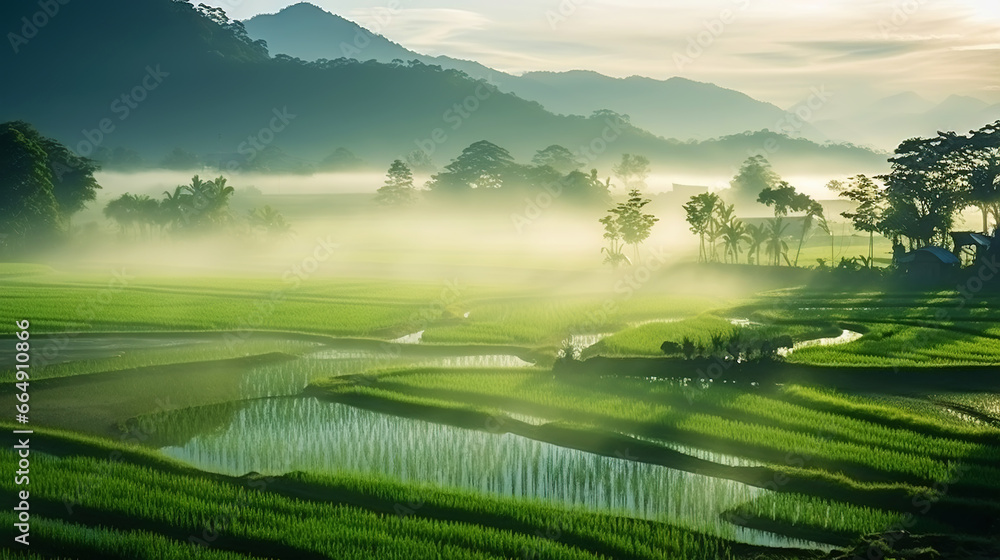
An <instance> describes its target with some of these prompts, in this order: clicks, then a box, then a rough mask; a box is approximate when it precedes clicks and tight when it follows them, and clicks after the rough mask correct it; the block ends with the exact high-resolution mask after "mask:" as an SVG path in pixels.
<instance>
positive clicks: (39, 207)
mask: <svg viewBox="0 0 1000 560" xmlns="http://www.w3.org/2000/svg"><path fill="white" fill-rule="evenodd" d="M0 192H2V193H3V196H0V233H2V234H5V235H9V236H11V239H13V242H11V243H10V244H11V245H15V244H20V243H22V242H23V241H25V240H26V239H27V238H29V237H32V236H36V235H39V234H48V233H53V232H55V231H57V230H58V229H59V227H60V219H59V205H58V202H57V201H56V197H55V195H54V194H53V187H52V174H51V172H50V170H49V165H48V156H47V154H46V152H45V150H44V149H43V148H42V146H40V145H39V144H38V143H37V142H35V141H33V140H31V139H30V138H28V137H26V136H25V135H24V134H22V133H21V132H20V131H19V130H17V129H16V128H12V127H7V128H2V129H0Z"/></svg>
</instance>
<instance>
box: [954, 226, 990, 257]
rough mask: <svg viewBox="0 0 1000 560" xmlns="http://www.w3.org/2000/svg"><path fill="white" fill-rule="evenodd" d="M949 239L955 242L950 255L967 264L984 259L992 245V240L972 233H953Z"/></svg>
mask: <svg viewBox="0 0 1000 560" xmlns="http://www.w3.org/2000/svg"><path fill="white" fill-rule="evenodd" d="M951 239H952V241H954V242H955V248H954V249H953V250H952V253H954V254H955V256H957V257H958V258H959V259H960V260H965V262H966V263H968V264H972V263H974V262H976V261H978V260H979V259H981V258H983V257H985V256H986V254H987V253H988V252H989V250H990V246H991V245H992V244H993V239H991V238H990V237H988V236H986V235H983V234H981V233H976V232H974V231H953V232H951ZM963 257H964V259H963Z"/></svg>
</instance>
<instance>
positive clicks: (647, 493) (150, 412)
mask: <svg viewBox="0 0 1000 560" xmlns="http://www.w3.org/2000/svg"><path fill="white" fill-rule="evenodd" d="M220 336H221V335H220V333H182V334H177V335H170V334H167V333H160V334H155V335H151V334H142V335H136V336H135V337H133V336H131V335H126V334H121V333H114V334H107V335H99V334H87V335H82V334H81V335H78V336H74V337H72V338H70V339H68V340H67V341H65V342H64V344H65V346H64V349H63V351H62V352H61V353H60V355H59V356H60V358H61V361H63V362H66V361H72V360H74V359H76V360H79V359H99V358H107V357H111V356H116V355H119V354H118V353H120V352H123V351H124V352H127V351H131V350H138V349H141V348H162V347H165V346H176V345H200V344H212V343H218V341H219V340H220ZM261 336H266V337H281V336H285V335H281V334H278V333H270V334H265V335H261ZM291 338H292V339H294V340H296V341H297V342H300V343H305V344H306V345H307V349H306V350H305V351H303V352H301V353H300V354H299V355H298V356H288V355H285V356H284V357H282V356H280V355H276V356H272V357H271V358H272V359H258V360H252V361H245V360H249V358H238V359H234V360H222V362H225V363H226V367H221V368H213V367H210V366H211V364H213V363H214V362H212V361H208V362H199V363H197V364H173V365H167V366H164V365H153V366H147V367H139V368H133V369H129V370H125V371H112V372H102V373H86V374H81V375H76V376H72V377H63V378H54V379H43V380H40V381H39V382H37V387H36V392H35V393H34V394H33V395H32V400H33V402H37V403H45V402H46V400H47V398H48V397H52V399H50V400H51V401H52V402H53V405H52V407H51V408H52V409H54V408H57V407H64V405H65V403H67V402H70V401H71V400H88V399H87V395H88V392H89V391H90V390H91V387H92V388H93V390H95V391H100V392H101V393H102V394H111V395H115V394H125V393H129V392H131V393H132V394H134V393H136V392H149V391H156V392H157V393H162V392H164V391H166V392H167V393H168V394H166V395H164V394H157V395H155V396H156V402H163V401H164V400H166V401H170V400H171V399H181V400H180V402H181V404H180V405H175V406H173V407H167V408H163V407H157V406H152V405H151V404H150V403H152V402H153V400H152V396H150V395H146V396H145V400H142V399H139V397H133V400H136V399H139V401H138V402H137V404H134V405H130V404H129V403H125V404H123V405H122V406H120V407H118V406H114V405H112V404H111V403H110V402H109V401H106V402H104V403H103V404H97V405H92V406H94V407H97V406H103V407H105V408H108V407H113V408H115V409H116V411H117V412H118V414H120V415H124V416H126V417H127V418H134V417H142V421H143V422H144V423H145V425H146V430H147V431H148V433H149V434H152V436H153V437H150V438H148V441H147V442H146V444H147V445H151V446H153V447H156V448H158V449H160V450H161V451H162V452H163V453H165V454H166V455H168V456H170V457H173V458H175V459H178V460H181V461H184V462H186V463H188V464H190V465H192V466H194V467H196V468H199V469H202V470H205V471H210V472H218V473H223V474H228V475H237V476H238V475H243V474H246V473H249V472H258V473H262V474H282V473H288V472H292V471H313V472H320V473H324V472H325V473H342V472H349V473H355V474H360V475H371V476H377V477H382V478H388V479H393V480H399V481H403V482H407V483H416V484H427V485H433V486H436V487H441V488H450V489H457V490H463V491H471V492H478V493H482V494H487V495H492V496H502V497H514V498H521V499H531V500H543V501H547V502H554V503H558V504H562V505H565V506H569V507H575V508H585V509H587V510H593V511H600V512H606V513H612V514H616V515H623V516H630V517H637V518H642V519H649V520H656V521H663V522H668V523H672V524H676V525H680V526H684V527H689V528H692V529H696V530H700V531H704V532H707V533H710V534H714V535H717V536H721V537H725V538H729V539H733V540H735V541H739V542H745V543H750V544H756V545H763V546H771V547H790V548H812V549H831V548H832V547H830V546H828V545H824V544H821V543H816V542H810V541H804V540H800V539H794V538H789V537H785V536H782V535H778V534H775V533H770V532H765V531H760V530H756V529H750V528H746V527H741V526H737V525H734V524H731V523H729V522H728V521H726V520H724V518H723V516H722V515H721V514H722V513H723V512H725V511H727V510H729V509H731V508H733V507H735V506H737V505H739V504H741V503H744V502H747V501H750V500H753V499H755V498H758V497H760V496H762V495H764V494H765V493H767V492H770V490H766V489H763V488H759V487H756V486H752V485H748V484H745V483H743V482H739V481H736V480H730V479H726V478H721V477H713V476H707V475H704V474H696V473H692V472H687V471H684V470H680V469H675V468H670V467H667V466H662V465H657V464H649V463H644V462H639V461H634V460H630V459H629V458H628V457H627V456H620V457H609V456H605V455H600V454H595V453H590V452H587V451H582V450H579V449H574V448H569V447H562V446H559V445H555V444H553V443H550V442H545V441H538V440H535V439H531V438H528V437H524V436H521V435H516V434H512V433H494V432H491V431H489V430H487V429H483V430H476V429H470V428H469V427H458V426H453V425H446V424H440V423H434V422H429V421H426V420H422V419H418V418H411V417H403V416H396V415H392V414H387V413H384V412H379V411H373V410H366V409H362V408H356V407H353V406H350V405H348V404H343V403H336V402H328V401H326V400H320V399H317V398H315V397H312V396H308V395H307V394H304V393H303V390H304V389H305V388H306V387H307V385H309V383H310V382H311V381H313V380H315V379H318V378H325V377H329V376H332V375H359V374H363V373H364V372H366V371H370V370H371V369H375V368H383V367H392V366H403V365H406V366H414V365H422V366H428V367H442V368H449V367H454V368H477V367H489V368H498V367H499V368H517V367H524V366H530V365H532V362H531V359H532V355H531V351H530V350H529V349H525V348H518V347H496V346H429V345H425V344H421V343H420V342H419V339H415V338H416V337H414V338H408V339H407V340H405V341H399V342H398V343H397V342H385V341H376V340H364V339H333V338H328V337H317V336H311V335H301V336H298V335H293V336H292V337H291ZM404 338H405V337H404ZM143 344H145V346H143ZM241 360H244V361H241ZM195 368H197V369H199V370H201V371H197V372H194V373H191V372H190V371H189V370H191V369H195ZM233 371H236V372H237V373H236V374H234V373H233ZM185 372H186V374H188V377H186V378H183V379H181V378H178V377H177V376H178V375H180V374H182V373H185ZM201 384H204V385H205V386H206V387H207V386H209V385H211V386H212V387H214V389H213V390H205V391H202V390H201V389H202V387H201ZM219 386H221V387H222V389H221V390H220V389H219V388H218V387H219ZM171 387H172V389H171ZM170 391H174V393H176V394H169V392H170ZM184 395H209V396H207V397H205V398H204V399H205V400H202V401H197V400H193V401H192V400H183V399H182V396H184ZM141 403H146V404H145V406H146V408H145V409H143V410H140V409H139V407H140V405H141ZM130 406H132V408H130ZM118 409H120V410H118ZM81 413H83V414H84V416H85V415H86V414H85V413H86V410H82V409H80V407H78V408H77V409H76V410H71V411H69V412H68V413H67V414H68V416H61V415H60V414H58V413H56V412H55V411H54V410H51V409H50V410H49V412H48V417H47V414H46V409H45V405H42V406H41V408H40V411H39V418H40V420H41V423H49V424H51V425H54V426H57V427H63V428H73V427H74V424H72V423H71V422H77V421H78V420H79V417H80V416H79V415H80V414H81ZM108 414H110V413H108V412H107V411H104V410H102V411H101V412H100V413H96V412H95V413H93V415H92V417H93V422H92V423H91V424H90V426H91V427H93V426H98V425H101V424H102V423H106V422H108V421H112V422H116V423H118V425H120V424H121V421H122V420H124V419H123V418H121V417H118V418H110V417H109V416H108ZM69 418H71V420H70V419H69ZM512 418H516V417H514V416H512ZM76 429H79V428H76ZM91 431H96V430H93V428H91ZM660 444H661V445H663V446H664V447H665V448H668V449H671V450H673V451H676V452H680V453H684V454H688V455H691V456H693V457H698V458H699V459H702V460H707V461H713V462H717V463H719V464H729V465H732V464H733V461H738V458H730V457H722V456H719V457H714V456H710V455H706V454H705V453H702V452H700V450H697V449H690V448H686V447H684V446H678V445H673V444H672V443H671V442H660Z"/></svg>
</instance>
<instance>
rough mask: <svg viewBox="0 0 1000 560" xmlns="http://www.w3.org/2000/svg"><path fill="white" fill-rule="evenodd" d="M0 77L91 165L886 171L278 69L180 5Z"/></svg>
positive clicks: (334, 71) (863, 156) (339, 68)
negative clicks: (481, 162) (343, 159)
mask: <svg viewBox="0 0 1000 560" xmlns="http://www.w3.org/2000/svg"><path fill="white" fill-rule="evenodd" d="M34 9H36V4H34V3H32V1H31V0H12V1H8V2H5V3H3V4H2V5H0V17H2V18H4V21H18V20H19V18H20V17H21V16H20V14H24V13H32V10H34ZM95 30H100V32H96V31H95ZM81 45H85V46H86V48H82V47H81ZM53 68H58V69H59V71H58V72H53V71H51V69H53ZM0 75H3V76H5V77H9V78H10V80H11V83H16V84H17V86H16V87H9V88H6V89H5V90H4V91H3V93H2V95H3V97H2V99H0V121H6V120H14V119H23V120H26V121H28V122H30V123H32V124H34V125H35V126H36V127H37V128H38V129H39V130H40V131H41V132H42V133H43V134H45V135H47V136H50V137H54V138H56V139H57V140H60V141H62V142H64V143H65V144H67V145H68V146H69V147H70V148H72V149H74V150H75V151H76V152H77V153H79V154H80V155H85V156H89V155H91V154H92V153H94V152H95V151H96V150H97V149H99V148H109V149H111V148H116V147H126V148H128V149H130V150H134V151H135V152H138V153H139V155H141V156H143V157H144V158H145V159H146V160H147V161H160V160H161V159H162V158H163V157H164V156H165V155H167V154H168V153H170V152H171V151H173V150H174V149H175V148H182V149H183V150H185V151H187V152H191V153H194V154H197V155H198V156H200V157H201V158H202V160H203V161H219V162H220V163H221V164H223V166H225V167H229V166H232V167H233V168H234V169H246V167H244V166H245V165H248V164H252V163H253V162H254V160H255V159H256V160H257V161H258V162H259V161H262V160H267V161H281V162H286V163H284V164H283V165H287V162H295V161H298V162H302V163H303V164H304V165H314V164H316V163H318V162H320V161H322V160H324V159H326V158H328V157H329V156H330V155H331V154H333V153H335V152H337V151H338V149H343V148H346V149H347V150H350V152H351V153H353V154H354V155H356V156H358V157H360V158H362V159H363V160H365V161H368V162H370V163H371V164H373V165H374V166H376V167H378V168H379V169H385V168H386V167H387V166H388V163H389V162H390V161H392V159H394V158H397V157H404V156H405V155H406V154H408V153H409V152H411V151H413V150H415V149H417V148H423V149H424V150H425V151H426V152H428V153H429V154H430V155H431V157H432V158H433V160H434V161H435V162H436V163H437V164H438V165H439V166H440V165H443V164H445V163H447V162H449V161H450V160H451V159H452V158H453V157H455V156H456V155H457V154H459V153H460V152H461V151H462V149H463V148H465V147H466V146H468V145H470V144H472V143H473V142H476V141H479V140H483V139H486V140H490V141H492V142H494V143H496V144H499V145H501V146H503V147H505V148H507V149H508V150H510V152H511V153H512V154H513V155H514V156H515V157H516V158H517V159H518V160H519V161H529V160H530V158H531V156H532V155H533V154H534V152H535V151H536V150H539V149H541V148H544V147H546V146H548V145H550V144H561V145H564V146H566V147H568V148H570V149H571V150H575V151H578V152H579V153H580V154H581V155H582V156H586V159H588V161H587V165H588V166H589V167H599V168H601V169H602V170H603V172H605V173H606V172H607V171H608V170H609V168H610V165H611V163H612V162H613V161H614V160H616V159H618V158H619V157H620V156H621V154H622V153H638V154H643V155H646V156H647V157H649V158H650V159H651V160H652V161H653V164H654V166H659V167H660V169H661V170H662V169H664V167H666V166H669V168H670V169H674V170H678V171H680V170H699V169H701V170H704V169H709V168H710V169H717V168H719V167H723V168H733V167H735V166H738V165H739V163H740V162H742V161H743V160H744V159H745V158H746V157H747V152H748V151H750V150H758V151H760V150H773V151H772V153H771V154H770V158H771V160H772V162H773V163H774V165H775V167H776V168H777V169H778V170H779V171H781V172H783V173H795V172H807V171H808V172H816V173H819V172H823V173H837V174H844V173H848V174H849V173H855V172H867V171H869V170H871V169H872V168H877V169H880V168H881V167H883V166H884V164H885V161H884V159H885V157H884V155H879V154H875V153H873V152H870V151H867V150H863V149H859V148H852V147H828V146H819V145H817V144H814V143H812V142H808V141H804V140H792V139H788V138H784V137H781V136H778V135H775V134H774V133H760V134H758V135H742V136H738V137H734V138H728V139H726V138H724V139H720V140H718V141H716V142H714V143H704V144H701V143H696V142H680V141H677V140H667V139H664V138H661V137H658V136H656V135H654V134H651V133H649V132H647V131H645V130H642V129H641V128H638V127H636V126H631V125H627V124H620V123H619V122H618V121H615V120H613V119H612V118H611V117H612V115H596V116H591V117H581V116H560V115H556V114H553V113H552V112H550V111H547V110H546V109H545V108H543V107H542V106H541V105H540V104H538V103H535V102H531V101H526V100H524V99H522V98H520V97H518V96H516V95H513V94H510V93H504V92H502V91H497V90H495V89H492V88H491V86H489V84H486V83H485V82H482V81H476V80H473V79H472V78H470V77H469V76H467V75H465V74H463V73H461V72H458V71H455V70H444V69H441V68H438V67H434V66H428V65H426V64H422V63H419V62H416V63H405V64H399V63H396V64H381V63H377V62H374V61H369V62H358V61H353V60H344V59H341V60H334V61H327V62H323V63H303V62H301V61H297V60H294V59H290V58H288V57H271V56H270V55H269V54H268V52H267V50H266V49H265V48H264V46H263V44H261V43H259V42H256V41H255V40H254V39H253V38H251V37H250V36H249V35H248V34H247V33H246V31H245V29H244V26H243V25H242V24H240V23H239V22H233V21H230V20H229V19H228V18H226V17H225V15H224V14H223V13H222V12H221V11H208V10H207V9H206V8H195V7H194V6H192V5H191V4H188V3H185V2H178V1H176V0H145V1H143V2H134V1H132V0H103V1H102V2H99V3H83V2H81V3H69V4H66V5H63V6H61V11H60V13H59V14H58V16H57V17H52V18H51V21H50V22H49V23H48V25H47V26H45V27H44V28H43V29H40V30H37V33H36V34H34V35H33V36H32V38H31V39H29V40H28V41H27V43H25V44H23V45H21V48H20V50H19V52H17V53H14V52H12V51H11V50H7V51H4V52H2V53H0ZM257 158H260V159H257Z"/></svg>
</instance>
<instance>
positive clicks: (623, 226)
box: [601, 189, 659, 259]
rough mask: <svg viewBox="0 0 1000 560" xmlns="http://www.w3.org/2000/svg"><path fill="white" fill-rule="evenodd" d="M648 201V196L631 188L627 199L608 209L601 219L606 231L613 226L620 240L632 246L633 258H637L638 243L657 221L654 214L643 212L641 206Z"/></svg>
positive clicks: (648, 233) (646, 235) (647, 234)
mask: <svg viewBox="0 0 1000 560" xmlns="http://www.w3.org/2000/svg"><path fill="white" fill-rule="evenodd" d="M650 202H651V201H650V200H649V199H648V198H643V197H642V193H640V192H639V190H638V189H632V190H631V191H629V193H628V200H626V201H625V202H622V203H619V204H618V205H617V206H616V207H614V208H612V209H611V210H609V211H608V214H609V215H608V216H606V217H605V218H604V219H602V220H601V223H604V224H605V230H606V231H608V232H610V231H611V229H610V227H609V226H613V229H614V231H616V232H617V233H618V234H619V235H620V238H621V242H622V243H625V244H626V245H631V246H632V254H633V256H634V257H635V259H638V258H639V245H640V244H642V242H643V241H645V240H646V239H648V238H649V235H650V232H651V230H652V228H653V224H655V223H656V222H658V221H659V218H657V217H656V216H654V215H652V214H645V213H644V212H643V208H644V207H645V206H646V205H647V204H649V203H650ZM606 220H607V222H606ZM619 252H620V246H619Z"/></svg>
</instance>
